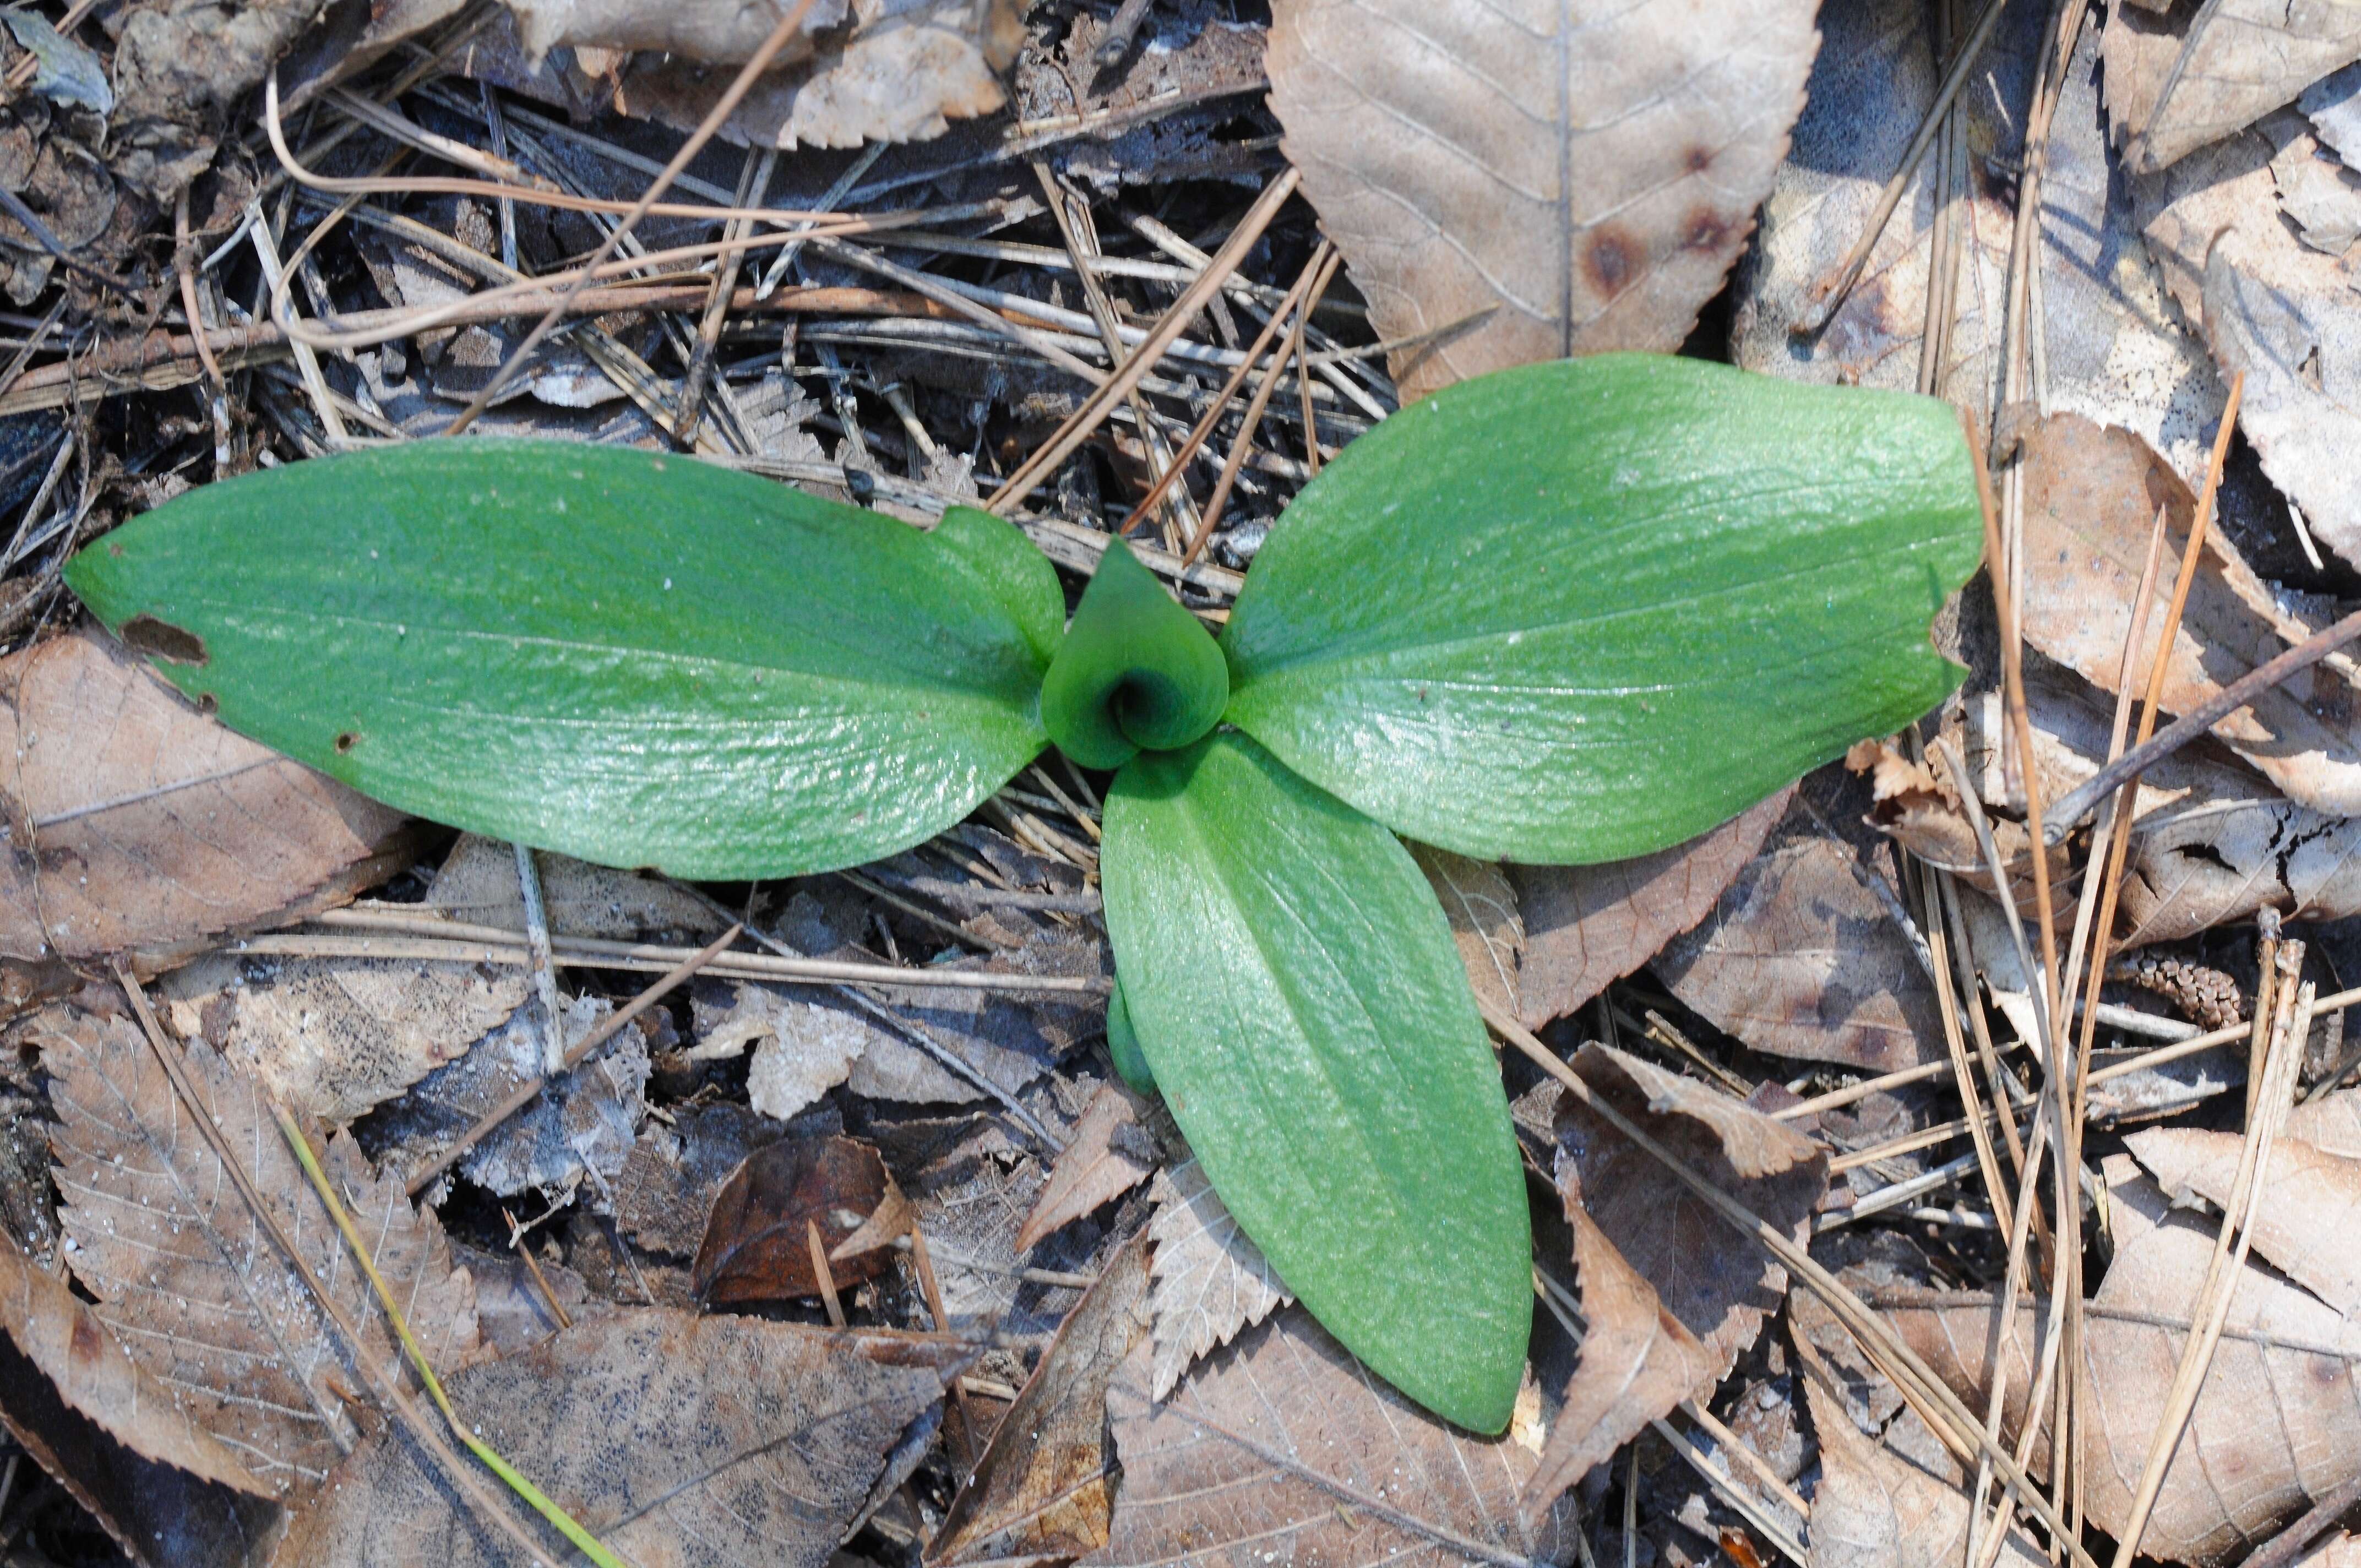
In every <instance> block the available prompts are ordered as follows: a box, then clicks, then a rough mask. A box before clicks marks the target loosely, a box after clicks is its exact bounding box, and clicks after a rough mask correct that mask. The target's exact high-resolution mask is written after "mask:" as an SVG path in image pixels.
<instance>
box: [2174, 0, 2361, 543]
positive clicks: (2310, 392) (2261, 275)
mask: <svg viewBox="0 0 2361 1568" xmlns="http://www.w3.org/2000/svg"><path fill="white" fill-rule="evenodd" d="M2351 9H2352V12H2353V15H2354V16H2355V17H2356V19H2361V5H2355V6H2353V7H2351ZM2318 146H2319V142H2318V139H2317V138H2316V137H2313V136H2312V127H2311V126H2310V125H2309V124H2308V123H2307V122H2306V121H2305V120H2304V118H2303V116H2302V115H2299V114H2296V113H2295V112H2294V111H2292V110H2287V111H2281V112H2279V113H2276V114H2272V115H2267V116H2265V117H2264V118H2263V119H2262V120H2261V121H2260V122H2259V123H2258V124H2257V125H2256V126H2253V127H2251V128H2250V129H2247V130H2244V131H2241V132H2239V133H2238V134H2237V135H2236V136H2234V137H2230V138H2229V139H2228V140H2226V141H2223V142H2220V143H2217V144H2216V145H2214V146H2213V147H2209V148H2205V149H2203V151H2202V153H2200V154H2198V155H2196V156H2193V157H2191V158H2188V159H2183V160H2182V161H2180V163H2177V164H2175V165H2174V166H2173V167H2172V168H2170V169H2169V170H2165V171H2164V172H2163V173H2161V174H2158V175H2155V176H2151V177H2149V178H2147V179H2144V180H2140V181H2135V182H2134V185H2133V193H2134V197H2135V200H2136V205H2137V207H2138V215H2139V218H2140V221H2141V224H2142V226H2143V230H2144V233H2145V235H2146V236H2147V247H2148V249H2149V251H2150V252H2151V253H2152V254H2153V255H2154V256H2155V257H2156V258H2157V261H2158V265H2159V266H2160V267H2161V268H2162V269H2163V274H2164V278H2165V282H2166V286H2167V287H2168V288H2169V290H2170V291H2171V294H2172V298H2173V302H2174V303H2176V304H2178V305H2179V306H2180V311H2181V313H2182V314H2183V315H2184V316H2186V317H2187V318H2188V319H2189V320H2190V321H2191V322H2192V323H2198V324H2199V325H2200V326H2201V327H2202V331H2203V334H2204V336H2205V339H2206V341H2207V342H2208V343H2210V344H2211V345H2212V346H2213V355H2214V357H2215V358H2216V359H2217V360H2218V361H2220V362H2221V363H2222V365H2223V366H2224V369H2225V371H2226V370H2228V369H2232V368H2244V369H2245V370H2246V372H2247V376H2246V399H2245V401H2244V402H2242V403H2241V404H2240V406H2239V411H2238V428H2239V429H2240V430H2241V431H2243V432H2244V433H2246V438H2247V440H2249V441H2251V442H2252V443H2254V446H2255V451H2256V453H2257V455H2259V456H2260V457H2261V458H2262V463H2263V472H2264V473H2266V474H2268V475H2269V476H2270V477H2271V480H2272V482H2273V483H2275V484H2277V485H2278V486H2279V488H2280V489H2281V490H2283V491H2285V492H2286V493H2287V496H2288V498H2289V499H2290V500H2292V501H2293V502H2294V503H2295V505H2296V506H2297V507H2299V508H2301V510H2302V513H2303V517H2304V521H2305V522H2306V524H2307V525H2308V526H2309V527H2310V528H2311V530H2312V536H2313V537H2314V538H2315V539H2317V540H2318V541H2319V542H2320V543H2321V544H2322V545H2323V546H2324V547H2326V548H2328V549H2330V550H2334V551H2335V552H2336V553H2337V554H2340V555H2343V556H2345V559H2346V560H2347V561H2352V560H2356V559H2361V477H2356V465H2355V464H2354V463H2353V461H2352V451H2353V445H2352V443H2353V440H2354V432H2355V431H2356V429H2361V391H2356V376H2361V320H2356V317H2357V316H2361V313H2356V311H2355V310H2354V309H2353V308H2352V301H2353V287H2352V277H2353V275H2352V273H2351V271H2350V269H2348V268H2347V267H2346V266H2345V265H2344V264H2343V263H2342V262H2340V261H2339V260H2338V258H2335V257H2332V256H2324V255H2323V254H2322V253H2321V252H2319V251H2317V250H2314V249H2313V248H2312V247H2310V246H2308V245H2306V244H2304V243H2303V240H2302V238H2301V235H2300V233H2299V230H2298V228H2297V227H2296V226H2295V225H2292V224H2291V223H2290V221H2289V219H2288V216H2287V214H2285V213H2284V211H2283V209H2282V208H2281V206H2280V203H2279V186H2278V182H2277V181H2276V180H2275V179H2274V177H2273V175H2272V172H2271V168H2272V164H2273V161H2274V160H2275V159H2279V157H2281V156H2282V155H2286V154H2289V153H2290V152H2294V153H2295V154H2297V155H2298V156H2305V155H2309V154H2310V153H2312V151H2314V150H2316V149H2317V148H2318ZM2209 258H2212V259H2214V260H2218V262H2219V264H2220V266H2221V268H2222V269H2224V276H2223V277H2221V278H2220V279H2219V280H2213V281H2209V276H2210V274H2209V268H2208V261H2209ZM2217 301H2218V302H2219V303H2220V304H2221V306H2222V307H2223V308H2222V309H2220V310H2219V311H2216V310H2215V309H2213V302H2217ZM2275 521H2276V520H2275Z"/></svg>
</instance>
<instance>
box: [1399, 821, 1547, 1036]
mask: <svg viewBox="0 0 2361 1568" xmlns="http://www.w3.org/2000/svg"><path fill="white" fill-rule="evenodd" d="M1410 853H1411V859H1412V860H1414V861H1417V862H1418V869H1419V870H1421V871H1422V872H1425V873H1426V880H1427V882H1428V883H1429V884H1430V885H1431V886H1433V889H1434V896H1435V897H1436V898H1437V899H1439V900H1440V901H1441V902H1442V904H1443V913H1444V916H1445V917H1446V918H1447V919H1449V920H1450V922H1451V939H1452V941H1453V942H1455V943H1456V944H1457V945H1458V948H1459V961H1460V962H1462V963H1464V964H1466V966H1467V983H1468V984H1470V985H1472V986H1473V987H1475V989H1476V994H1477V997H1478V998H1479V999H1481V1000H1483V1001H1485V1002H1488V1003H1492V1004H1493V1005H1494V1006H1496V1007H1499V1008H1500V1009H1502V1010H1503V1011H1505V1012H1508V1013H1511V1014H1522V1013H1523V1011H1524V1009H1523V1007H1522V1006H1521V1004H1520V1002H1519V997H1520V994H1521V986H1522V981H1521V979H1520V975H1519V970H1520V968H1521V964H1522V961H1523V953H1524V948H1525V920H1524V916H1523V914H1522V912H1521V911H1520V910H1519V908H1518V907H1517V890H1516V889H1515V888H1514V887H1511V886H1510V883H1509V876H1508V872H1505V871H1503V870H1502V869H1501V868H1500V866H1499V863H1498V862H1496V861H1475V860H1470V859H1468V858H1467V857H1466V855H1457V854H1454V853H1452V852H1451V851H1450V850H1438V849H1436V848H1435V847H1434V846H1433V845H1432V844H1421V843H1417V842H1415V841H1410Z"/></svg>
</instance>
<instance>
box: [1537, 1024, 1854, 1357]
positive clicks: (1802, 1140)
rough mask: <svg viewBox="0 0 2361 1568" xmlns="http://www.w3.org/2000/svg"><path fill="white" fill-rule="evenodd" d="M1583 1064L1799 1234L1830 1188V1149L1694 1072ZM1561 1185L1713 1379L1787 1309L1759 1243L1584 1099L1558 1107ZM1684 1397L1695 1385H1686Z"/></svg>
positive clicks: (1608, 1056)
mask: <svg viewBox="0 0 2361 1568" xmlns="http://www.w3.org/2000/svg"><path fill="white" fill-rule="evenodd" d="M1574 1070H1575V1071H1576V1073H1578V1074H1580V1075H1581V1077H1582V1080H1583V1081H1584V1082H1586V1083H1587V1084H1589V1085H1590V1087H1591V1089H1592V1091H1594V1092H1595V1093H1597V1094H1598V1097H1599V1098H1600V1099H1602V1100H1604V1101H1606V1102H1608V1103H1609V1104H1611V1105H1612V1106H1614V1107H1615V1109H1616V1110H1618V1111H1620V1112H1621V1113H1623V1115H1624V1116H1626V1117H1628V1118H1629V1119H1630V1120H1631V1121H1632V1122H1633V1123H1635V1124H1637V1125H1639V1126H1640V1127H1641V1128H1642V1129H1643V1130H1644V1131H1646V1132H1647V1133H1648V1134H1649V1135H1651V1136H1653V1137H1654V1138H1655V1139H1656V1140H1657V1141H1658V1142H1660V1143H1662V1144H1664V1146H1666V1147H1667V1148H1669V1149H1671V1150H1672V1152H1673V1153H1674V1154H1675V1155H1676V1156H1678V1157H1680V1158H1681V1159H1682V1161H1683V1162H1684V1163H1686V1165H1687V1166H1688V1167H1689V1168H1691V1169H1692V1170H1694V1171H1696V1172H1697V1173H1698V1174H1699V1175H1701V1176H1703V1177H1705V1178H1706V1179H1708V1180H1709V1181H1711V1182H1713V1183H1714V1184H1715V1185H1716V1186H1718V1187H1719V1188H1721V1189H1722V1190H1724V1191H1726V1192H1729V1193H1730V1195H1731V1196H1733V1197H1735V1198H1737V1199H1738V1200H1739V1201H1741V1202H1743V1203H1744V1204H1745V1205H1746V1206H1747V1207H1748V1208H1750V1209H1752V1210H1753V1211H1754V1212H1755V1213H1757V1214H1759V1215H1761V1216H1762V1217H1763V1219H1764V1220H1766V1221H1768V1222H1769V1223H1772V1224H1773V1225H1775V1226H1777V1227H1778V1228H1779V1229H1780V1230H1782V1231H1784V1232H1788V1233H1790V1234H1794V1235H1795V1236H1796V1238H1797V1239H1798V1240H1799V1241H1800V1240H1801V1239H1802V1236H1803V1233H1804V1226H1805V1223H1806V1219H1807V1217H1808V1216H1809V1215H1810V1213H1811V1212H1812V1209H1813V1206H1814V1205H1816V1204H1817V1203H1818V1201H1819V1200H1820V1195H1821V1193H1823V1192H1824V1191H1826V1190H1827V1189H1828V1154H1827V1151H1826V1150H1824V1149H1822V1148H1821V1147H1820V1146H1818V1145H1817V1144H1816V1143H1814V1142H1813V1141H1812V1140H1811V1139H1809V1138H1807V1137H1806V1136H1804V1135H1803V1134H1801V1133H1799V1132H1797V1131H1795V1128H1793V1127H1790V1126H1788V1125H1787V1124H1785V1123H1784V1122H1774V1121H1773V1120H1772V1119H1771V1118H1770V1117H1768V1116H1766V1115H1764V1114H1763V1113H1761V1112H1760V1111H1756V1110H1754V1109H1752V1107H1750V1106H1748V1105H1746V1104H1745V1103H1743V1102H1741V1101H1738V1100H1734V1099H1732V1098H1730V1096H1729V1095H1727V1094H1724V1093H1721V1092H1720V1091H1718V1090H1714V1089H1709V1088H1708V1087H1707V1086H1706V1085H1704V1084H1702V1083H1699V1082H1698V1081H1697V1080H1695V1079H1690V1078H1682V1077H1680V1076H1678V1075H1676V1074H1674V1073H1670V1072H1666V1071H1665V1070H1664V1069H1662V1068H1658V1067H1653V1066H1651V1065H1650V1064H1649V1063H1647V1062H1644V1061H1642V1060H1640V1059H1639V1058H1637V1057H1632V1056H1627V1055H1625V1054H1624V1053H1623V1052H1621V1051H1618V1050H1613V1049H1611V1048H1609V1047H1606V1046H1600V1045H1588V1046H1585V1047H1582V1049H1581V1051H1580V1052H1579V1053H1578V1054H1577V1055H1576V1057H1575V1058H1574ZM1557 1135H1558V1186H1559V1189H1560V1190H1561V1191H1562V1192H1564V1193H1565V1197H1566V1201H1567V1204H1568V1207H1569V1210H1571V1209H1572V1208H1573V1207H1574V1206H1576V1205H1577V1204H1578V1205H1579V1206H1580V1207H1581V1209H1582V1210H1583V1211H1584V1212H1586V1213H1587V1214H1588V1215H1589V1216H1590V1218H1591V1219H1592V1220H1594V1221H1596V1222H1597V1223H1598V1229H1599V1231H1600V1233H1601V1234H1603V1235H1604V1237H1605V1238H1606V1240H1607V1241H1608V1242H1609V1243H1610V1244H1612V1245H1613V1246H1614V1247H1615V1248H1616V1250H1617V1251H1618V1252H1620V1254H1621V1255H1622V1256H1623V1257H1624V1258H1625V1259H1626V1260H1627V1261H1628V1262H1629V1263H1630V1265H1631V1267H1632V1268H1633V1269H1634V1270H1636V1271H1637V1273H1638V1274H1639V1276H1640V1277H1642V1278H1643V1279H1645V1280H1646V1281H1647V1283H1648V1284H1649V1285H1650V1286H1651V1287H1652V1288H1653V1289H1654V1291H1655V1293H1656V1296H1657V1299H1659V1300H1660V1301H1661V1302H1662V1303H1663V1305H1664V1311H1665V1312H1666V1313H1667V1314H1669V1315H1670V1316H1671V1317H1672V1318H1673V1319H1674V1320H1675V1321H1677V1322H1678V1323H1680V1324H1681V1325H1682V1326H1683V1327H1684V1328H1686V1330H1687V1331H1688V1332H1689V1333H1690V1335H1692V1336H1693V1337H1694V1338H1695V1339H1696V1341H1697V1343H1699V1344H1701V1345H1703V1346H1704V1347H1705V1350H1706V1351H1707V1353H1708V1354H1709V1356H1710V1357H1711V1359H1712V1370H1713V1373H1714V1376H1720V1375H1722V1374H1723V1373H1726V1372H1728V1371H1729V1370H1730V1366H1731V1365H1732V1364H1733V1363H1734V1362H1735V1361H1736V1360H1737V1358H1738V1354H1739V1353H1740V1352H1741V1351H1742V1350H1744V1349H1745V1348H1746V1347H1747V1346H1748V1345H1749V1344H1752V1343H1753V1342H1754V1336H1755V1334H1756V1332H1759V1331H1760V1330H1761V1328H1762V1326H1763V1315H1764V1314H1765V1313H1767V1312H1772V1311H1775V1310H1778V1306H1779V1302H1780V1300H1781V1299H1782V1298H1783V1297H1784V1296H1785V1294H1786V1290H1787V1275H1786V1271H1785V1270H1784V1269H1783V1268H1781V1267H1780V1266H1778V1265H1777V1264H1774V1263H1772V1262H1770V1261H1768V1260H1767V1259H1765V1258H1763V1256H1762V1255H1760V1254H1758V1253H1757V1252H1755V1251H1754V1249H1753V1248H1752V1247H1750V1246H1736V1245H1731V1243H1732V1241H1733V1240H1734V1239H1735V1236H1734V1233H1732V1231H1731V1230H1730V1225H1729V1223H1728V1222H1727V1221H1725V1220H1723V1219H1721V1218H1720V1217H1719V1215H1718V1214H1716V1213H1715V1212H1714V1211H1713V1210H1712V1209H1710V1208H1708V1207H1707V1206H1706V1204H1705V1202H1704V1201H1702V1200H1701V1199H1699V1198H1697V1196H1696V1195H1695V1194H1694V1193H1692V1192H1691V1191H1690V1190H1688V1189H1687V1188H1686V1187H1684V1186H1682V1185H1681V1184H1680V1182H1679V1179H1677V1178H1675V1177H1674V1176H1673V1175H1672V1174H1671V1173H1670V1172H1668V1171H1667V1170H1666V1169H1665V1168H1664V1167H1663V1166H1662V1165H1660V1164H1658V1163H1657V1161H1656V1160H1655V1158H1654V1157H1653V1156H1651V1155H1649V1154H1647V1153H1646V1152H1645V1151H1643V1150H1642V1149H1641V1148H1640V1147H1639V1146H1637V1145H1634V1144H1633V1143H1631V1141H1630V1140H1629V1139H1627V1138H1625V1137H1624V1136H1623V1135H1622V1134H1620V1133H1619V1132H1617V1131H1616V1130H1615V1129H1614V1128H1613V1127H1612V1126H1611V1125H1609V1124H1608V1123H1607V1121H1606V1120H1605V1119H1604V1118H1602V1117H1600V1116H1599V1115H1598V1113H1595V1112H1593V1111H1591V1110H1590V1109H1589V1108H1588V1107H1587V1106H1586V1105H1585V1104H1584V1103H1583V1102H1581V1101H1579V1100H1577V1099H1576V1098H1574V1097H1573V1096H1572V1095H1568V1096H1566V1097H1565V1098H1564V1099H1562V1100H1560V1101H1559V1102H1558V1120H1557ZM1684 1392H1686V1390H1684Z"/></svg>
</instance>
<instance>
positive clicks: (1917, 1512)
mask: <svg viewBox="0 0 2361 1568" xmlns="http://www.w3.org/2000/svg"><path fill="white" fill-rule="evenodd" d="M1803 1384H1804V1393H1805V1398H1806V1400H1807V1401H1808V1402H1809V1404H1810V1407H1811V1413H1812V1430H1813V1431H1814V1432H1816V1433H1817V1434H1818V1436H1819V1440H1820V1483H1819V1486H1818V1487H1817V1489H1816V1490H1815V1491H1814V1492H1813V1494H1812V1525H1811V1538H1812V1540H1811V1546H1812V1563H1811V1568H1949V1565H1950V1564H1952V1563H1957V1562H1959V1561H1960V1557H1961V1552H1962V1549H1963V1547H1964V1546H1965V1544H1966V1543H1965V1541H1964V1540H1963V1539H1962V1538H1963V1537H1964V1536H1965V1535H1966V1534H1967V1530H1968V1519H1969V1513H1970V1510H1969V1507H1968V1497H1967V1494H1966V1493H1965V1492H1963V1491H1962V1490H1960V1486H1958V1484H1957V1483H1956V1482H1954V1481H1953V1480H1951V1479H1950V1478H1949V1477H1948V1476H1937V1475H1928V1474H1927V1472H1926V1471H1924V1470H1921V1469H1920V1468H1919V1467H1918V1466H1916V1464H1911V1463H1910V1462H1909V1461H1908V1460H1906V1459H1905V1458H1903V1457H1902V1456H1901V1455H1900V1454H1898V1453H1894V1451H1893V1450H1891V1449H1889V1448H1888V1447H1886V1445H1885V1444H1883V1443H1882V1442H1878V1441H1877V1440H1876V1439H1875V1438H1872V1437H1869V1436H1867V1435H1865V1434H1864V1433H1863V1432H1862V1431H1861V1429H1860V1428H1859V1427H1857V1426H1855V1425H1853V1420H1852V1416H1851V1414H1850V1412H1849V1411H1848V1410H1847V1409H1845V1403H1844V1400H1843V1399H1842V1398H1839V1397H1838V1396H1837V1395H1835V1394H1833V1393H1831V1392H1829V1391H1828V1389H1827V1388H1825V1387H1822V1386H1821V1384H1820V1380H1819V1379H1818V1378H1817V1377H1814V1376H1805V1377H1804V1379H1803ZM2002 1560H2003V1561H2004V1562H2006V1563H2009V1564H2010V1565H2011V1568H2035V1565H2036V1564H2037V1563H2046V1562H2048V1558H2047V1557H2046V1556H2044V1555H2043V1554H2042V1553H2041V1552H2039V1551H2038V1550H2037V1549H2036V1548H2035V1547H2034V1546H2033V1544H2032V1543H2031V1542H2030V1541H2026V1539H2025V1537H2024V1535H2023V1534H2022V1533H2020V1532H2018V1531H2016V1530H2011V1531H2009V1535H2008V1541H2007V1546H2006V1549H2005V1551H2004V1552H2003V1555H2002Z"/></svg>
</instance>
